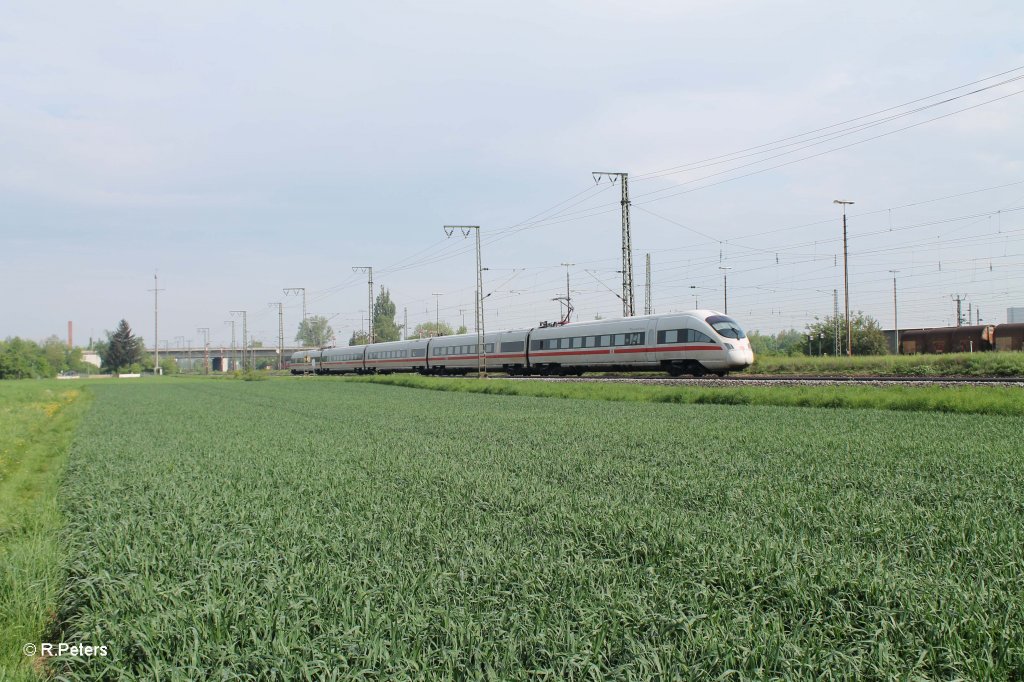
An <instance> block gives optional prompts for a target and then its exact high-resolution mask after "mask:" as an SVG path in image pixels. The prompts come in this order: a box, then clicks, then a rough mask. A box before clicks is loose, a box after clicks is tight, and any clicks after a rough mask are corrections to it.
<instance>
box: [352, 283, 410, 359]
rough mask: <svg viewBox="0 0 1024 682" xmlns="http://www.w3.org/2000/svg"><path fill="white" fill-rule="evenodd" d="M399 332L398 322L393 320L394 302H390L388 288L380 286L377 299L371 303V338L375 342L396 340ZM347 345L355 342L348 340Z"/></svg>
mask: <svg viewBox="0 0 1024 682" xmlns="http://www.w3.org/2000/svg"><path fill="white" fill-rule="evenodd" d="M399 332H400V330H399V327H398V323H396V322H395V304H394V303H392V302H391V294H390V293H388V290H387V289H385V288H384V287H381V288H380V293H379V294H377V300H376V301H374V303H373V340H374V341H375V342H377V343H380V342H382V341H398V339H399V337H400V336H401V334H400V333H399ZM353 336H354V335H353ZM348 345H350V346H355V345H357V344H354V343H352V342H351V341H350V342H349V344H348Z"/></svg>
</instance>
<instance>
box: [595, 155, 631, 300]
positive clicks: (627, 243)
mask: <svg viewBox="0 0 1024 682" xmlns="http://www.w3.org/2000/svg"><path fill="white" fill-rule="evenodd" d="M591 175H593V176H594V182H595V183H599V182H601V178H603V177H607V178H608V180H609V181H610V182H611V183H612V184H614V183H615V181H616V180H621V181H622V200H621V202H620V203H621V204H622V316H623V317H633V316H634V315H635V314H636V305H635V303H634V301H635V300H636V299H635V297H634V296H633V238H632V235H631V234H630V230H629V173H612V172H607V171H594V172H593V173H592V174H591Z"/></svg>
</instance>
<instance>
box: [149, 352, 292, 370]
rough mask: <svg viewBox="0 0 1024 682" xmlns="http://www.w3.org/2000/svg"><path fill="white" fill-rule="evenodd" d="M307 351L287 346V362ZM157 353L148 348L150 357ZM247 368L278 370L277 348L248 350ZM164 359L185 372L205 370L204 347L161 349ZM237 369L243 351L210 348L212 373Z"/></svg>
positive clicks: (161, 358)
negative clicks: (265, 367)
mask: <svg viewBox="0 0 1024 682" xmlns="http://www.w3.org/2000/svg"><path fill="white" fill-rule="evenodd" d="M300 350H305V348H304V347H303V346H285V347H284V357H285V360H286V361H287V359H288V358H289V357H291V355H292V353H295V352H296V351H300ZM154 352H156V351H154V349H152V348H147V349H146V353H147V354H148V355H149V357H153V353H154ZM245 357H246V360H247V362H246V366H250V367H261V366H263V365H264V364H265V363H266V364H268V365H269V366H270V367H272V368H277V367H278V366H279V365H278V354H277V346H273V347H266V346H264V347H261V348H247V349H246V351H245ZM164 358H174V361H175V362H176V363H178V368H179V369H181V371H183V372H202V371H203V368H204V358H203V348H202V346H199V347H194V348H192V349H188V348H161V349H160V360H161V361H163V359H164ZM235 369H242V349H241V348H233V349H232V348H231V347H230V346H229V347H224V346H210V371H211V372H230V371H232V370H235Z"/></svg>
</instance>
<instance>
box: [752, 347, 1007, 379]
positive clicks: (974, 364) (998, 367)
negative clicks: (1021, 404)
mask: <svg viewBox="0 0 1024 682" xmlns="http://www.w3.org/2000/svg"><path fill="white" fill-rule="evenodd" d="M747 373H751V374H826V375H856V374H864V375H879V376H979V377H981V376H989V377H1024V353H1017V352H1001V353H948V354H946V355H872V356H863V357H852V358H848V357H845V356H843V357H808V356H806V355H797V356H787V355H778V356H772V355H758V356H757V357H755V359H754V364H753V365H752V366H751V367H750V369H749V370H747Z"/></svg>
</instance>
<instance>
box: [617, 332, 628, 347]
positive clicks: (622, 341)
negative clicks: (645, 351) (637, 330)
mask: <svg viewBox="0 0 1024 682" xmlns="http://www.w3.org/2000/svg"><path fill="white" fill-rule="evenodd" d="M614 345H616V346H625V345H626V335H625V334H616V335H615V344H614Z"/></svg>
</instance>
